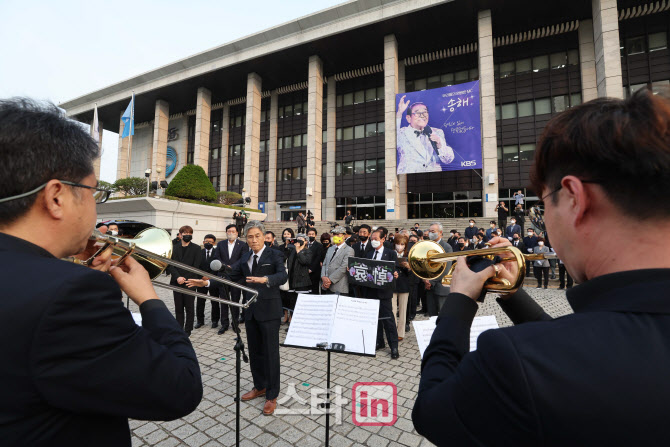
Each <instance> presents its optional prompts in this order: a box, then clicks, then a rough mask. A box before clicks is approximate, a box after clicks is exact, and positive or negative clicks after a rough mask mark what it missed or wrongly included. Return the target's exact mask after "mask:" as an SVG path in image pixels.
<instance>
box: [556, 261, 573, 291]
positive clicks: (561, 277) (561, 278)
mask: <svg viewBox="0 0 670 447" xmlns="http://www.w3.org/2000/svg"><path fill="white" fill-rule="evenodd" d="M566 275H567V276H568V288H570V287H572V276H570V273H568V271H567V270H566V269H565V264H560V263H559V264H558V282H559V286H560V287H561V288H563V287H565V276H566Z"/></svg>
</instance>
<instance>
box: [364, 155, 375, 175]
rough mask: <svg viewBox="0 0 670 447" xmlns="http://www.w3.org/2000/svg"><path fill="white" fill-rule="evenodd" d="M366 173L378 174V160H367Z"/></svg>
mask: <svg viewBox="0 0 670 447" xmlns="http://www.w3.org/2000/svg"><path fill="white" fill-rule="evenodd" d="M365 173H366V174H376V173H377V160H374V159H373V160H365Z"/></svg>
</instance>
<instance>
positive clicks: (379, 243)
mask: <svg viewBox="0 0 670 447" xmlns="http://www.w3.org/2000/svg"><path fill="white" fill-rule="evenodd" d="M381 244H382V243H381V241H370V245H372V248H379V246H380V245H381Z"/></svg>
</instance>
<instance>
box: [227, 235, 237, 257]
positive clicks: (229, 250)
mask: <svg viewBox="0 0 670 447" xmlns="http://www.w3.org/2000/svg"><path fill="white" fill-rule="evenodd" d="M236 242H237V239H235V240H234V241H233V243H232V244H231V243H230V241H228V259H231V258H232V257H233V249H234V248H235V243H236Z"/></svg>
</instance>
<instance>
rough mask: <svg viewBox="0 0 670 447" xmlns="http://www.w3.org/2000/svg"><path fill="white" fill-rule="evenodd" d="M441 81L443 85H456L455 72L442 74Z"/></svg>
mask: <svg viewBox="0 0 670 447" xmlns="http://www.w3.org/2000/svg"><path fill="white" fill-rule="evenodd" d="M440 83H441V84H442V85H443V86H445V87H446V86H448V85H454V74H453V73H446V74H443V75H442V76H440Z"/></svg>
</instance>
